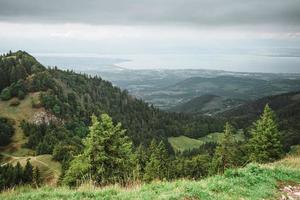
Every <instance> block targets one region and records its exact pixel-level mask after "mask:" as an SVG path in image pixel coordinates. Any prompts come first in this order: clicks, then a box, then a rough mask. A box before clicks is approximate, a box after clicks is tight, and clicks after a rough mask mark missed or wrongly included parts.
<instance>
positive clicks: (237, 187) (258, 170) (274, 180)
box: [0, 156, 300, 200]
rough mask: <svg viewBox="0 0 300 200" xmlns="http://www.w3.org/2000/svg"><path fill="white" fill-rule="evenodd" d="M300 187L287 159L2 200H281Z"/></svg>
mask: <svg viewBox="0 0 300 200" xmlns="http://www.w3.org/2000/svg"><path fill="white" fill-rule="evenodd" d="M299 183H300V157H299V156H298V157H287V158H285V159H283V160H281V161H278V162H276V163H272V164H267V165H255V164H250V165H248V166H247V167H245V168H242V169H236V170H228V171H227V172H226V173H225V174H224V175H217V176H213V177H210V178H207V179H203V180H200V181H192V180H178V181H174V182H155V183H151V184H144V185H136V186H132V187H127V188H121V187H118V186H109V187H105V188H95V187H90V186H83V187H80V188H78V189H76V190H72V189H68V188H63V187H59V188H54V187H42V188H39V189H37V190H34V189H31V188H29V187H21V188H17V189H15V190H10V191H7V192H4V193H2V194H1V195H0V198H1V199H25V200H26V199H128V200H129V199H149V200H150V199H201V200H213V199H219V200H227V199H228V200H229V199H230V200H231V199H236V200H238V199H244V200H246V199H249V200H256V199H257V200H258V199H270V200H271V199H279V197H280V192H279V188H280V187H282V186H283V185H290V184H299Z"/></svg>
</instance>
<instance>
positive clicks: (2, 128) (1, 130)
mask: <svg viewBox="0 0 300 200" xmlns="http://www.w3.org/2000/svg"><path fill="white" fill-rule="evenodd" d="M14 132H15V130H14V128H13V122H12V121H11V120H8V119H7V118H2V117H0V146H5V145H7V144H9V142H10V139H11V137H12V136H13V134H14Z"/></svg>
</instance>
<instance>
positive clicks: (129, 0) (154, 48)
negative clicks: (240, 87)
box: [0, 0, 300, 73]
mask: <svg viewBox="0 0 300 200" xmlns="http://www.w3.org/2000/svg"><path fill="white" fill-rule="evenodd" d="M0 42H1V47H0V52H8V51H9V50H13V51H16V50H19V49H21V50H25V51H27V52H29V53H32V54H33V55H37V54H40V55H46V54H48V55H49V54H61V55H66V54H69V55H72V56H73V57H74V59H75V58H76V59H77V57H78V56H77V55H81V57H89V56H88V55H100V56H102V55H104V57H105V56H109V57H110V58H111V59H112V60H113V59H121V60H130V61H127V62H122V63H118V65H119V66H120V67H125V68H133V69H174V68H175V69H179V68H182V69H187V68H193V69H203V68H205V69H216V70H226V71H240V72H273V73H283V72H285V73H300V1H294V0H286V1H281V0H267V1H263V2H262V1H260V0H254V1H251V2H247V3H245V2H242V1H238V0H222V1H221V0H200V1H199V0H197V1H196V0H188V1H184V0H164V1H158V0H154V1H147V0H139V1H137V0H124V1H121V2H120V1H116V0H112V1H104V0H91V1H88V2H84V1H81V0H73V1H71V0H61V1H56V0H54V1H51V2H49V1H46V0H40V1H38V2H37V1H34V0H23V1H18V0H9V1H8V0H0ZM74 55H76V56H74ZM53 58H54V57H53ZM77 60H78V59H77ZM48 61H49V59H48ZM54 61H55V60H54ZM54 61H49V65H50V64H52V63H54V64H56V63H55V62H54ZM84 62H86V61H84ZM93 62H94V61H93ZM57 63H58V64H59V62H57ZM96 63H97V62H96ZM45 64H46V65H48V63H47V62H46V63H45ZM71 64H72V63H71ZM77 64H79V63H77ZM81 64H85V65H88V64H89V63H81ZM98 64H99V63H98ZM100 64H101V63H100ZM109 64H110V63H109ZM113 64H114V63H113ZM82 67H84V66H82ZM99 67H101V66H99Z"/></svg>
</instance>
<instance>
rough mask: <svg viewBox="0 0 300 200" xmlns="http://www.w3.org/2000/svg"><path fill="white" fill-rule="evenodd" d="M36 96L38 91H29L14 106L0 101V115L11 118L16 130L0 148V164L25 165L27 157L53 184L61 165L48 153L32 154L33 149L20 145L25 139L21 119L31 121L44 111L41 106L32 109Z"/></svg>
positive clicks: (36, 99) (8, 102) (47, 180)
mask: <svg viewBox="0 0 300 200" xmlns="http://www.w3.org/2000/svg"><path fill="white" fill-rule="evenodd" d="M38 96H39V93H31V94H29V95H27V96H26V98H25V99H24V100H22V101H20V105H18V106H16V107H12V106H10V102H11V101H12V100H10V101H0V110H1V112H0V116H2V117H6V118H10V119H13V120H14V122H15V125H14V128H15V130H16V131H15V134H14V136H13V137H12V142H11V144H10V145H8V146H6V147H2V148H0V154H2V156H3V159H2V162H0V164H1V165H3V164H6V163H11V164H13V165H15V164H16V163H17V162H18V161H19V162H20V163H21V164H22V165H25V164H26V161H27V159H29V160H30V162H31V163H32V165H33V166H35V167H36V166H37V167H39V169H40V170H41V175H42V177H43V178H45V180H46V182H47V183H48V184H50V185H53V184H55V182H56V181H57V180H58V178H59V175H60V172H61V165H60V164H59V163H58V162H55V161H53V160H52V157H51V156H50V155H40V156H34V155H35V152H34V151H32V150H30V149H27V148H24V147H22V145H23V144H24V143H26V141H27V140H26V137H25V136H24V134H23V131H22V129H21V128H20V123H21V121H22V120H26V121H31V120H32V117H33V116H34V114H35V113H37V112H40V111H44V109H43V108H39V109H34V108H32V106H31V99H34V100H35V101H38Z"/></svg>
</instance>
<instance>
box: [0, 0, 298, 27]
mask: <svg viewBox="0 0 300 200" xmlns="http://www.w3.org/2000/svg"><path fill="white" fill-rule="evenodd" d="M0 20H1V21H15V22H30V23H32V22H37V23H43V22H47V23H68V22H74V23H88V24H118V25H120V24H126V25H128V24H129V25H132V24H140V25H143V24H147V25H149V24H154V25H157V24H192V25H208V26H210V25H232V26H235V25H253V24H255V25H256V24H261V25H270V26H279V27H282V26H286V25H288V26H297V27H298V26H299V25H300V1H299V0H251V1H246V0H85V1H84V0H0Z"/></svg>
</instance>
